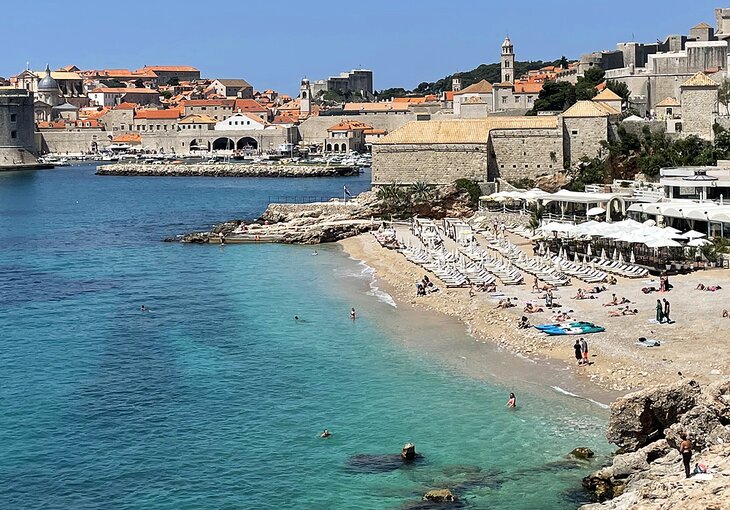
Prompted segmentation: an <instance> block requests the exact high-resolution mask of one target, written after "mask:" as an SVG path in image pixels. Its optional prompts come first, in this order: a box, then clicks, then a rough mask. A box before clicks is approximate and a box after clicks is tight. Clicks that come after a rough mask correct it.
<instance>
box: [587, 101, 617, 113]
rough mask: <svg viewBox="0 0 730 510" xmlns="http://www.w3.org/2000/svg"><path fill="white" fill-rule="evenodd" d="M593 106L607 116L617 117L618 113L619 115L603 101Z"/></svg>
mask: <svg viewBox="0 0 730 510" xmlns="http://www.w3.org/2000/svg"><path fill="white" fill-rule="evenodd" d="M593 104H595V105H596V106H597V107H598V109H599V110H603V111H604V112H606V113H607V114H609V115H618V114H619V113H621V112H620V111H618V110H617V109H616V108H614V107H613V106H610V105H609V104H608V103H606V102H603V101H595V102H594V103H593Z"/></svg>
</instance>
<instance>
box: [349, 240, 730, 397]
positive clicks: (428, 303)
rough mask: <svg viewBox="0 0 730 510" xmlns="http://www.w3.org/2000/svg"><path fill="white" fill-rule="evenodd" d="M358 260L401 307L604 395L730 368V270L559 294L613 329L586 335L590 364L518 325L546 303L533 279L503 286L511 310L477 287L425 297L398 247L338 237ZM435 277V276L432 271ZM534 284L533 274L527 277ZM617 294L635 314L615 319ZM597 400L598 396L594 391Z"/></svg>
mask: <svg viewBox="0 0 730 510" xmlns="http://www.w3.org/2000/svg"><path fill="white" fill-rule="evenodd" d="M338 244H339V245H340V246H341V247H342V248H343V249H344V251H345V252H346V253H348V254H349V255H350V256H351V257H352V258H354V259H357V260H361V261H363V262H364V263H366V264H367V265H368V266H370V267H372V268H373V269H374V270H375V274H376V276H377V277H378V278H379V279H380V280H381V281H382V282H383V283H384V284H385V285H386V287H387V288H386V290H387V291H388V292H389V293H390V294H391V295H392V296H393V298H394V299H395V300H396V302H397V303H398V304H399V305H402V304H408V305H410V306H413V307H415V308H417V309H422V310H428V311H434V312H437V313H441V314H445V315H448V316H451V317H455V318H457V319H459V320H460V321H462V322H463V323H464V324H465V325H466V327H467V329H468V331H470V333H471V335H472V336H473V337H474V338H475V339H476V340H478V341H491V342H493V343H495V344H496V345H498V346H500V347H501V348H503V349H505V350H508V351H511V352H512V353H514V354H517V355H521V356H526V357H528V358H530V359H532V360H535V361H537V362H538V363H540V362H547V363H550V364H557V365H558V366H561V365H562V368H563V369H570V370H571V371H572V372H571V375H572V376H574V377H575V378H576V379H577V380H578V381H579V383H581V384H583V385H584V386H583V388H584V389H585V391H583V392H581V394H583V395H586V394H589V395H590V394H592V395H594V396H596V397H597V398H596V399H597V400H599V401H604V402H605V401H606V397H607V396H610V397H611V398H609V400H610V399H612V398H615V397H617V396H619V395H621V394H625V393H628V392H630V391H633V390H636V389H639V388H643V387H648V386H652V385H655V384H660V383H666V382H671V381H674V380H676V379H677V378H678V377H679V376H678V372H682V374H683V375H684V376H686V377H692V378H695V379H697V380H699V381H701V382H711V381H714V380H717V379H719V378H720V377H722V376H723V375H725V374H730V360H728V358H727V357H726V355H725V345H724V338H725V337H726V335H727V333H728V330H729V329H730V319H722V318H721V313H722V310H723V309H724V308H730V303H728V301H727V299H725V293H730V272H729V271H726V270H713V271H706V272H698V273H694V274H691V275H683V276H678V277H673V278H672V279H671V282H672V284H673V285H674V289H672V290H671V291H670V292H668V293H666V294H658V293H653V294H649V295H644V294H643V293H642V292H641V287H643V286H646V283H642V280H627V279H619V282H618V284H617V285H615V286H612V287H611V288H610V289H609V290H608V291H607V292H604V293H602V294H600V295H599V297H598V299H594V300H582V301H581V300H574V299H570V298H571V297H572V296H574V295H575V293H576V291H577V289H578V287H581V286H583V287H584V288H586V287H587V286H588V285H587V284H583V285H581V282H580V281H578V280H574V281H573V285H571V286H568V287H565V288H562V289H561V290H559V291H558V292H557V298H558V300H559V301H560V302H561V304H562V305H563V308H564V309H569V310H573V311H574V313H573V314H572V316H573V317H574V318H577V319H580V320H587V321H591V322H594V323H596V324H599V325H602V326H604V327H605V328H606V332H604V333H598V334H592V335H588V336H586V339H587V340H588V342H589V345H590V352H591V361H592V362H593V364H592V365H591V366H590V367H578V366H576V364H575V358H574V357H573V348H572V346H573V342H574V341H575V337H572V336H567V337H566V336H562V337H560V336H553V337H549V336H544V335H543V334H542V333H539V332H538V331H537V330H535V329H530V330H518V329H517V327H516V325H517V321H518V320H519V318H520V316H522V315H523V312H522V306H523V305H524V303H525V302H526V301H528V300H535V303H536V304H537V303H539V300H537V297H538V296H537V295H536V294H532V293H531V292H530V287H531V284H530V283H528V284H526V285H521V286H516V287H502V286H499V289H500V290H503V291H504V292H505V293H506V294H507V295H508V296H511V297H517V298H518V303H519V305H518V306H517V307H516V308H511V309H508V310H497V309H495V305H496V301H495V300H494V299H492V298H491V297H490V296H488V295H486V294H483V293H478V294H477V295H476V296H475V297H473V298H470V297H469V292H468V290H467V289H446V288H445V286H443V285H441V286H440V287H441V291H440V292H437V293H434V294H430V295H428V296H425V297H416V295H415V282H417V281H419V280H420V279H421V278H422V277H423V274H424V270H423V269H422V268H420V267H419V266H417V265H415V264H412V263H410V262H408V261H407V260H406V259H405V257H404V256H403V255H401V254H400V253H398V252H396V251H392V250H387V249H385V248H382V247H381V246H380V245H379V244H378V243H377V241H376V240H375V238H374V237H373V236H372V235H370V234H363V235H360V236H357V237H352V238H349V239H345V240H343V241H339V243H338ZM429 276H430V277H431V278H432V279H434V277H433V275H431V274H429ZM527 281H529V282H531V281H532V280H531V279H529V280H527ZM700 282H701V283H704V284H705V285H710V284H720V285H721V286H722V287H723V289H722V290H720V291H718V292H704V291H699V290H695V287H696V286H697V283H700ZM612 292H615V293H616V294H617V295H618V296H619V298H620V297H622V296H625V297H627V298H628V299H630V300H631V301H632V302H633V303H632V304H631V307H632V308H637V309H638V310H639V314H638V315H636V316H623V317H608V312H609V311H611V310H615V309H616V308H617V307H604V306H603V304H604V303H606V302H608V301H609V300H610V298H611V293H612ZM664 297H666V298H667V299H668V300H669V301H670V302H671V304H672V312H673V313H672V315H673V318H674V320H675V321H676V322H675V323H674V324H669V325H658V324H655V323H651V322H650V320H651V319H652V318H653V317H654V314H655V309H654V306H655V303H656V299H657V298H664ZM550 316H551V313H550V312H543V313H536V314H532V315H531V316H530V320H531V322H532V323H533V324H539V323H543V322H544V323H547V322H550ZM642 336H643V337H647V338H654V339H658V340H661V341H662V346H661V347H654V348H647V347H643V346H640V345H637V339H638V338H639V337H642ZM591 398H593V397H591Z"/></svg>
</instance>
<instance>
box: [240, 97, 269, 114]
mask: <svg viewBox="0 0 730 510" xmlns="http://www.w3.org/2000/svg"><path fill="white" fill-rule="evenodd" d="M235 101H236V102H235V103H234V104H233V109H234V110H236V111H242V112H261V113H263V112H267V111H268V110H267V109H266V107H264V106H262V105H261V104H260V103H258V102H257V101H254V100H253V99H236V100H235Z"/></svg>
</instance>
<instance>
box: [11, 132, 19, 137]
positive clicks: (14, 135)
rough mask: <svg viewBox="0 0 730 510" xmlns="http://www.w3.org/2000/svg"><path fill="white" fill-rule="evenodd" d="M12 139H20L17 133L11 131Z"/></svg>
mask: <svg viewBox="0 0 730 510" xmlns="http://www.w3.org/2000/svg"><path fill="white" fill-rule="evenodd" d="M10 138H18V132H17V131H11V132H10Z"/></svg>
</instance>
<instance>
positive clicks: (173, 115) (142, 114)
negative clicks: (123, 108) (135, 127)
mask: <svg viewBox="0 0 730 510" xmlns="http://www.w3.org/2000/svg"><path fill="white" fill-rule="evenodd" d="M181 114H182V113H181V112H180V110H178V109H177V108H170V109H169V110H137V112H136V113H135V114H134V118H135V119H168V120H174V119H179V118H180V116H181Z"/></svg>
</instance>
